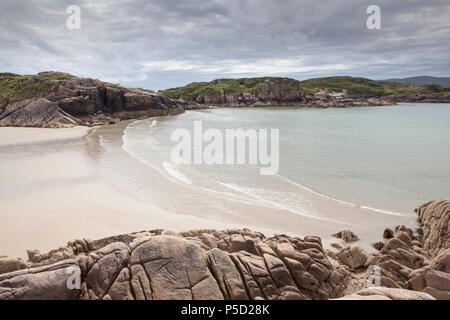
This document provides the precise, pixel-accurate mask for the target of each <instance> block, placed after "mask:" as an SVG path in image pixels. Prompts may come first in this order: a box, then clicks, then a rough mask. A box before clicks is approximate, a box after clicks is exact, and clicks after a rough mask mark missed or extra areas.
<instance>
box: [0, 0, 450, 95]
mask: <svg viewBox="0 0 450 320" xmlns="http://www.w3.org/2000/svg"><path fill="white" fill-rule="evenodd" d="M372 4H375V5H379V6H380V8H381V24H382V25H381V26H382V29H381V30H369V29H368V28H367V26H366V20H367V18H368V16H369V15H368V14H367V13H366V10H367V7H368V6H369V5H372ZM69 5H78V6H79V7H80V9H81V29H80V30H69V29H68V28H67V27H66V20H67V18H68V17H69V14H67V13H66V9H67V7H68V6H69ZM48 70H55V71H64V72H69V73H71V74H74V75H77V76H81V77H92V78H97V79H101V80H104V81H110V82H114V83H121V84H123V85H127V86H134V87H143V88H149V89H155V90H158V89H164V88H170V87H176V86H181V85H185V84H187V83H190V82H193V81H210V80H213V79H217V78H237V77H256V76H265V75H269V76H283V77H285V76H286V77H293V78H296V79H300V80H303V79H307V78H312V77H320V76H331V75H351V76H365V77H368V78H373V79H386V78H393V77H408V76H415V75H432V76H450V1H449V0H386V1H385V0H378V1H375V0H370V1H366V0H340V1H337V0H323V1H320V0H277V1H276V0H183V1H181V0H133V1H132V0H68V1H66V0H62V1H61V0H59V1H49V0H35V1H34V0H1V1H0V71H8V72H15V73H19V74H34V73H37V72H40V71H48Z"/></svg>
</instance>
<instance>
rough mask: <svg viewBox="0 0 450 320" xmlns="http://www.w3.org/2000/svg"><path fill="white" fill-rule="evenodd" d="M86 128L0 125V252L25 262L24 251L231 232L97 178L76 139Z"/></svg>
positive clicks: (45, 250) (228, 225) (78, 138)
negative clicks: (76, 242)
mask: <svg viewBox="0 0 450 320" xmlns="http://www.w3.org/2000/svg"><path fill="white" fill-rule="evenodd" d="M87 131H88V128H84V127H80V128H73V129H29V128H0V141H1V146H2V149H0V150H1V154H2V155H1V156H0V255H7V256H10V257H22V258H26V257H27V254H26V250H27V249H39V250H41V252H47V251H48V250H52V249H55V248H57V247H59V246H64V245H65V244H66V243H67V241H69V240H72V239H77V238H91V239H100V238H102V237H107V236H111V235H115V234H122V233H129V232H135V231H142V230H150V229H158V228H163V229H170V230H174V231H182V230H191V229H199V228H212V227H214V228H221V229H223V228H229V227H232V225H231V224H225V223H221V222H217V221H211V220H205V219H201V218H196V217H191V216H187V215H177V214H171V213H168V212H165V211H163V210H161V209H159V208H157V207H155V206H152V205H150V204H148V203H145V202H143V201H139V200H136V199H133V198H132V197H130V196H128V195H124V194H123V193H121V192H120V190H117V189H115V188H114V187H113V186H112V185H110V184H108V183H107V182H105V181H103V180H102V179H101V178H100V176H99V175H98V174H97V173H96V171H95V167H94V166H93V165H92V160H91V159H90V158H89V157H88V156H87V154H86V152H85V151H84V148H83V139H80V137H83V135H85V134H86V133H87ZM74 141H75V142H74ZM29 143H32V144H33V145H32V146H28V145H26V144H29ZM51 143H53V144H51ZM55 143H56V144H55ZM49 144H51V145H50V147H48V145H49ZM11 145H14V147H8V148H7V149H5V146H11Z"/></svg>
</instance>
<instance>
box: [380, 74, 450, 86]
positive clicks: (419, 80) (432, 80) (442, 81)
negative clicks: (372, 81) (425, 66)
mask: <svg viewBox="0 0 450 320" xmlns="http://www.w3.org/2000/svg"><path fill="white" fill-rule="evenodd" d="M381 81H382V82H399V83H409V84H415V85H418V86H426V85H429V84H437V85H440V86H443V87H450V77H429V76H420V77H410V78H404V79H388V80H381Z"/></svg>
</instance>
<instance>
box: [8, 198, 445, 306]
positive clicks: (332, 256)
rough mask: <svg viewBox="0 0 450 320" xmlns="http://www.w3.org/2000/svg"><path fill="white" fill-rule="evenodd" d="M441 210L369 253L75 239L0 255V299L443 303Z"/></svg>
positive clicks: (263, 244)
mask: <svg viewBox="0 0 450 320" xmlns="http://www.w3.org/2000/svg"><path fill="white" fill-rule="evenodd" d="M449 208H450V200H439V201H432V202H428V203H425V204H423V205H422V206H421V207H419V208H418V209H417V212H418V215H419V219H420V221H421V222H422V224H423V228H421V229H419V230H417V231H416V232H413V230H411V229H409V228H407V227H404V226H398V227H396V228H395V232H394V231H392V232H385V233H384V235H385V236H388V238H389V239H384V241H383V242H382V247H380V251H379V252H378V253H375V254H369V253H367V252H366V251H364V250H363V249H361V248H360V247H358V246H352V247H345V248H338V251H337V252H335V251H331V250H325V249H324V248H323V246H322V242H321V239H320V238H318V237H314V236H309V237H305V238H297V237H288V236H284V235H277V236H274V237H271V238H266V237H264V235H263V234H261V233H258V232H252V231H250V230H247V229H244V230H227V231H214V230H196V231H190V232H183V233H179V234H178V233H173V232H170V231H163V230H153V231H143V232H139V233H132V234H125V235H119V236H114V237H110V238H105V239H101V240H96V241H91V240H88V239H84V240H75V241H71V242H69V243H68V244H67V246H66V247H62V248H59V249H57V250H53V251H51V252H49V253H45V254H41V253H40V252H39V251H38V250H29V251H28V256H29V261H28V262H24V261H21V260H19V259H8V258H6V257H0V299H88V300H97V299H103V300H110V299H114V300H115V299H120V300H122V299H129V300H132V299H137V300H151V299H153V300H172V299H177V300H181V299H182V300H203V299H212V300H215V299H228V300H246V299H252V300H260V299H267V300H278V299H281V300H288V299H295V300H310V299H336V298H342V299H345V300H362V299H364V300H366V299H377V300H434V299H446V300H450V296H449V292H450V248H449V247H448V244H449V242H448V232H449V224H448V219H449V215H450V209H449ZM346 233H347V232H346ZM341 235H342V233H341ZM441 237H443V238H441ZM368 270H369V271H370V270H372V271H375V275H376V277H372V276H373V275H371V274H370V273H368ZM377 272H378V275H377V274H376V273H377ZM1 273H3V274H1ZM371 280H374V281H375V282H377V281H379V282H380V283H378V284H377V285H378V287H370V288H368V285H369V283H370V282H371Z"/></svg>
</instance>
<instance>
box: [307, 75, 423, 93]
mask: <svg viewBox="0 0 450 320" xmlns="http://www.w3.org/2000/svg"><path fill="white" fill-rule="evenodd" d="M301 85H302V86H303V87H306V88H309V89H315V88H319V89H324V88H328V90H329V91H334V92H342V90H344V89H346V90H347V91H348V93H349V94H353V95H389V94H408V93H420V92H425V91H426V89H425V88H423V87H421V86H417V85H410V84H403V83H393V82H377V81H374V80H370V79H366V78H355V77H326V78H315V79H309V80H305V81H302V82H301Z"/></svg>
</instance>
